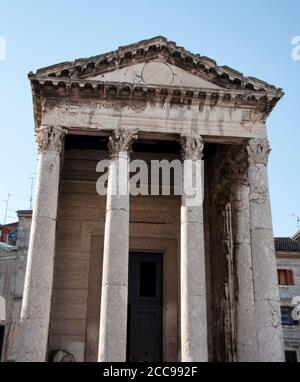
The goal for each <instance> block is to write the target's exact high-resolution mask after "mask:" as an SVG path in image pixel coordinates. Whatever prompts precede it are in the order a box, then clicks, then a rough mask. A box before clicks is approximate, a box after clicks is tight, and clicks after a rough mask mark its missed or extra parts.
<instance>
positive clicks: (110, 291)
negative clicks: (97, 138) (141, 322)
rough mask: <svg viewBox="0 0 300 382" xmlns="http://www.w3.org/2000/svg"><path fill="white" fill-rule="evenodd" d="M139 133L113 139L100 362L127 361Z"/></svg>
mask: <svg viewBox="0 0 300 382" xmlns="http://www.w3.org/2000/svg"><path fill="white" fill-rule="evenodd" d="M134 139H136V135H134V134H133V133H132V132H128V131H122V130H117V131H115V132H114V133H113V134H112V136H111V137H110V138H109V151H110V154H111V162H110V168H109V176H108V187H107V206H106V221H105V238H104V252H103V276H102V296H101V313H100V333H99V353H98V359H99V362H125V361H126V343H127V341H126V340H127V305H128V260H129V153H130V150H131V146H132V143H133V141H134Z"/></svg>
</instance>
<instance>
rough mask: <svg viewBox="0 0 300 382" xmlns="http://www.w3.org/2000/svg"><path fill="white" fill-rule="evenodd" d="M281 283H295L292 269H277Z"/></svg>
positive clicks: (279, 282)
mask: <svg viewBox="0 0 300 382" xmlns="http://www.w3.org/2000/svg"><path fill="white" fill-rule="evenodd" d="M277 275H278V284H279V285H294V274H293V271H292V270H291V269H277Z"/></svg>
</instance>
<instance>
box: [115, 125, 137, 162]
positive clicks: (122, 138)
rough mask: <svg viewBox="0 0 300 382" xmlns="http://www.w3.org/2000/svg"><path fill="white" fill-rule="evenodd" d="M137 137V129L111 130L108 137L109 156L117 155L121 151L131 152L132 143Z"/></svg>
mask: <svg viewBox="0 0 300 382" xmlns="http://www.w3.org/2000/svg"><path fill="white" fill-rule="evenodd" d="M137 138H138V136H137V131H136V130H135V131H132V130H129V131H128V130H123V129H118V130H115V131H113V133H112V135H111V136H110V137H109V141H108V149H109V153H110V155H111V156H116V155H119V154H120V153H121V152H127V153H128V154H130V153H131V150H132V144H133V142H134V141H135V140H136V139H137Z"/></svg>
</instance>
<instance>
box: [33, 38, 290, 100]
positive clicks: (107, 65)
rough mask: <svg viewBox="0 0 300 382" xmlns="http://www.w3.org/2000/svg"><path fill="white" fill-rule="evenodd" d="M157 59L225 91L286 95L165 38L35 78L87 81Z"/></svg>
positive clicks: (69, 64)
mask: <svg viewBox="0 0 300 382" xmlns="http://www.w3.org/2000/svg"><path fill="white" fill-rule="evenodd" d="M156 58H160V59H163V60H165V61H166V62H168V63H170V64H173V65H176V66H178V67H180V68H182V69H184V70H186V71H189V72H191V73H193V74H194V75H198V76H199V77H201V78H203V79H206V80H208V81H210V82H212V83H215V84H217V85H219V86H221V87H223V88H224V89H231V88H232V89H246V90H253V91H257V92H260V91H268V92H271V93H273V94H276V95H277V96H282V95H283V92H282V90H281V89H277V88H276V87H275V86H273V85H270V84H268V83H266V82H264V81H261V80H259V79H257V78H253V77H246V76H244V75H243V74H242V73H240V72H238V71H236V70H234V69H232V68H230V67H228V66H218V65H217V63H216V61H214V60H213V59H211V58H209V57H206V56H201V55H199V54H193V53H191V52H189V51H188V50H186V49H184V48H183V47H179V46H177V45H176V43H174V42H172V41H168V40H167V39H166V38H165V37H162V36H158V37H154V38H151V39H149V40H144V41H140V42H138V43H135V44H131V45H127V46H123V47H119V49H117V50H115V51H113V52H109V53H105V54H101V55H98V56H93V57H89V58H85V59H78V60H75V61H71V62H64V63H61V64H57V65H52V66H49V67H46V68H42V69H39V70H38V71H37V72H36V75H37V76H43V77H52V78H59V79H63V78H64V79H65V78H71V79H85V78H86V77H91V76H96V75H99V74H103V73H106V72H109V71H113V70H115V69H120V68H123V67H127V66H130V65H133V64H135V63H140V62H147V61H149V60H153V59H156ZM32 76H34V74H33V73H32V72H30V73H29V78H32Z"/></svg>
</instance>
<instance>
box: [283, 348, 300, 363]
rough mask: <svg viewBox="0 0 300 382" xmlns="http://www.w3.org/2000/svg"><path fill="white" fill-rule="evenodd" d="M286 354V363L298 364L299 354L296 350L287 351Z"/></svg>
mask: <svg viewBox="0 0 300 382" xmlns="http://www.w3.org/2000/svg"><path fill="white" fill-rule="evenodd" d="M284 353H285V362H298V359H297V352H296V351H295V350H286V351H285V352H284Z"/></svg>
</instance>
